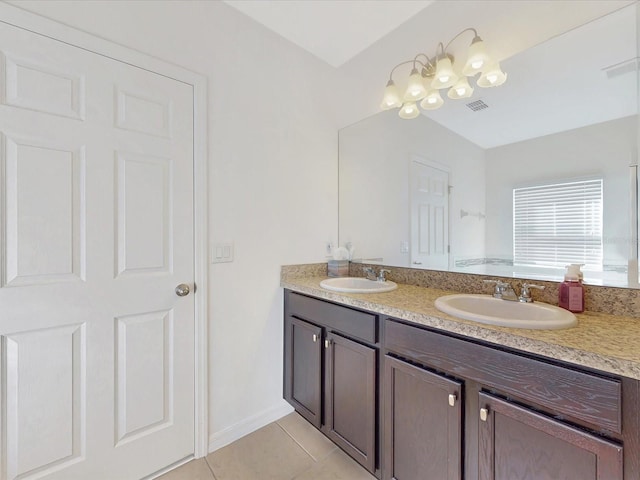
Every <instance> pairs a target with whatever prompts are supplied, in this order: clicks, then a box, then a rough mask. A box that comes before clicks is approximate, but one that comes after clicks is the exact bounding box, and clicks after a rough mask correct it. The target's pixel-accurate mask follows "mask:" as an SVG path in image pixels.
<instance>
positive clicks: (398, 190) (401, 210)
mask: <svg viewBox="0 0 640 480" xmlns="http://www.w3.org/2000/svg"><path fill="white" fill-rule="evenodd" d="M339 142H340V215H339V217H340V242H341V243H342V244H344V243H345V242H348V241H350V242H352V243H353V245H354V246H355V247H356V251H355V255H354V257H355V258H364V259H367V258H380V257H382V258H383V260H384V261H383V263H384V264H386V265H396V266H404V267H410V266H411V265H410V264H409V261H410V258H409V257H410V255H409V253H401V252H400V244H401V242H409V241H410V236H409V235H410V221H409V210H410V189H409V167H410V162H411V159H412V157H413V156H417V157H419V158H421V159H423V160H426V161H428V162H431V163H434V164H437V165H441V166H443V167H445V169H448V170H449V171H450V176H449V184H450V185H452V186H453V189H452V191H451V195H450V198H449V205H450V210H449V219H450V220H449V231H450V237H449V241H450V244H451V258H452V259H455V258H456V257H459V256H472V257H473V256H481V257H482V256H484V250H485V245H484V236H485V232H484V228H485V223H484V221H479V220H478V219H476V218H472V217H466V218H462V219H461V218H460V210H461V209H463V210H467V211H471V212H478V211H482V212H484V201H485V199H484V195H485V192H484V190H485V188H484V175H485V161H484V150H482V149H481V148H480V147H478V146H477V145H474V144H473V143H471V142H469V141H467V140H465V139H464V138H462V137H460V136H459V135H457V134H455V133H454V132H452V131H451V130H448V129H446V128H444V127H442V126H441V125H439V124H437V123H436V122H434V121H433V120H430V119H428V118H426V117H424V116H421V117H418V118H416V119H413V120H403V119H401V118H400V117H398V112H397V111H396V110H392V111H388V112H382V113H378V114H377V115H373V116H371V117H369V118H367V119H365V120H363V121H361V122H358V123H355V124H353V125H350V126H349V127H346V128H343V129H341V130H340V139H339Z"/></svg>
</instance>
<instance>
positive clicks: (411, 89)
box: [404, 68, 427, 102]
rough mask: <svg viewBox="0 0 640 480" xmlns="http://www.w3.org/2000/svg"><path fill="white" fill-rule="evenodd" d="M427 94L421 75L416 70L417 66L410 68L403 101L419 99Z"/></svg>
mask: <svg viewBox="0 0 640 480" xmlns="http://www.w3.org/2000/svg"><path fill="white" fill-rule="evenodd" d="M426 94H427V89H426V88H425V86H424V82H423V80H422V75H421V74H420V72H418V69H417V68H414V69H413V70H411V74H410V75H409V82H408V83H407V91H406V93H405V94H404V100H405V102H416V101H418V100H421V99H423V98H424V97H425V95H426Z"/></svg>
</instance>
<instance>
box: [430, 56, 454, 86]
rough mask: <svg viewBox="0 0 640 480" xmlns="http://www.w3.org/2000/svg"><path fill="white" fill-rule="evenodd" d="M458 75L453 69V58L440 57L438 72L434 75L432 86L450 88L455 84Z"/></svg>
mask: <svg viewBox="0 0 640 480" xmlns="http://www.w3.org/2000/svg"><path fill="white" fill-rule="evenodd" d="M457 81H458V76H457V75H456V74H455V72H454V71H453V63H451V58H449V57H447V56H443V57H442V58H438V60H437V62H436V73H435V74H434V75H433V81H432V82H431V87H433V88H438V89H439V88H449V87H452V86H453V85H455V83H456V82H457Z"/></svg>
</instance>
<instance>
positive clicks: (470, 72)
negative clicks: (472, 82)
mask: <svg viewBox="0 0 640 480" xmlns="http://www.w3.org/2000/svg"><path fill="white" fill-rule="evenodd" d="M490 61H491V60H490V59H489V54H487V51H486V49H485V48H484V42H483V41H482V39H481V38H480V37H476V38H474V39H473V42H471V45H470V46H469V52H468V54H467V63H465V65H464V67H463V68H462V73H463V75H466V76H467V77H472V76H474V75H475V74H476V73H478V72H481V71H482V68H483V67H485V66H486V65H488V64H489V63H490Z"/></svg>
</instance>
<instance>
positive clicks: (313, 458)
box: [274, 421, 318, 463]
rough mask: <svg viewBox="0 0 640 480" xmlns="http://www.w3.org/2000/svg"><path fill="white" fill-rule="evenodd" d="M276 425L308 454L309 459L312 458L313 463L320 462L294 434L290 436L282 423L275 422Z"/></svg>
mask: <svg viewBox="0 0 640 480" xmlns="http://www.w3.org/2000/svg"><path fill="white" fill-rule="evenodd" d="M274 423H275V424H276V425H278V427H280V429H281V430H282V431H283V432H284V433H286V434H287V435H288V436H289V438H291V440H293V441H294V442H295V443H296V445H298V446H299V447H300V448H301V449H302V450H303V451H304V453H306V454H307V455H309V457H310V458H311V460H313V462H314V463H318V460H316V458H315V457H314V456H313V455H311V453H310V452H309V451H308V450H307V449H306V448H304V446H303V445H302V444H301V443H300V442H299V441H298V440H297V439H296V437H294V436H293V435H292V434H290V433H289V432H288V431H287V429H286V428H284V427H283V426H282V425H280V423H278V422H277V421H276V422H274Z"/></svg>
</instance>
